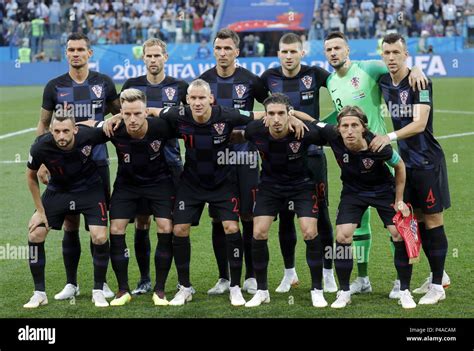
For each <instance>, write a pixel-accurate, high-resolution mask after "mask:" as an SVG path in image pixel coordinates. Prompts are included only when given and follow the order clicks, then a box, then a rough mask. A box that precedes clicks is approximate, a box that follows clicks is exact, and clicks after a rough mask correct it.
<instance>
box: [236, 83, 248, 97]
mask: <svg viewBox="0 0 474 351" xmlns="http://www.w3.org/2000/svg"><path fill="white" fill-rule="evenodd" d="M246 91H247V88H246V87H245V85H243V84H239V85H236V86H235V92H236V93H237V96H238V97H239V99H242V98H243V97H244V94H245V92H246Z"/></svg>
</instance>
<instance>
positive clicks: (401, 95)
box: [400, 90, 408, 105]
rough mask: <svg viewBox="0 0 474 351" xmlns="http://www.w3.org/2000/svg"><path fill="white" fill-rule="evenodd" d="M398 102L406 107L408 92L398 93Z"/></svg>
mask: <svg viewBox="0 0 474 351" xmlns="http://www.w3.org/2000/svg"><path fill="white" fill-rule="evenodd" d="M400 100H401V101H402V104H403V105H406V104H407V100H408V90H403V91H402V92H400Z"/></svg>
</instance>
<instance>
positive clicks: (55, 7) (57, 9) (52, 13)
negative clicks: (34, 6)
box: [49, 0, 61, 38]
mask: <svg viewBox="0 0 474 351" xmlns="http://www.w3.org/2000/svg"><path fill="white" fill-rule="evenodd" d="M60 26H61V5H60V4H59V2H58V0H53V3H52V4H51V7H50V8H49V34H50V35H51V37H52V38H56V37H57V36H59V33H60Z"/></svg>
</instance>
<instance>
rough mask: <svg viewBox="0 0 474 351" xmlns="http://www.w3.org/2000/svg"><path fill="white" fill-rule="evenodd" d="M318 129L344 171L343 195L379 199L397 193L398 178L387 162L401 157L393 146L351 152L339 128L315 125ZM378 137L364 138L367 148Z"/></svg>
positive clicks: (367, 136)
mask: <svg viewBox="0 0 474 351" xmlns="http://www.w3.org/2000/svg"><path fill="white" fill-rule="evenodd" d="M313 126H315V127H316V128H318V129H319V132H320V136H321V138H323V139H324V140H326V141H327V143H328V144H329V145H330V146H331V149H332V151H333V152H334V156H335V157H336V161H337V164H338V165H339V167H340V168H341V180H342V192H343V193H345V192H348V193H353V194H360V195H364V196H377V195H378V194H385V193H387V192H389V193H391V192H393V191H394V190H395V178H394V177H393V175H392V173H391V172H390V168H389V166H388V165H387V163H386V162H388V161H390V160H392V158H393V157H394V153H395V154H396V156H395V157H397V158H398V159H399V157H400V156H398V154H397V153H396V151H394V150H393V149H392V147H391V146H390V145H387V146H385V147H384V148H383V149H382V151H380V152H372V151H370V150H369V149H367V150H363V151H359V152H352V151H350V150H349V149H348V148H347V147H346V146H345V145H344V141H343V140H342V137H341V135H340V134H339V133H338V132H337V130H336V127H335V126H334V125H331V124H326V123H318V124H316V123H313ZM374 137H375V135H374V134H373V133H372V132H370V131H369V132H368V133H367V135H366V136H365V140H366V141H367V145H369V144H370V142H371V141H372V139H373V138H374Z"/></svg>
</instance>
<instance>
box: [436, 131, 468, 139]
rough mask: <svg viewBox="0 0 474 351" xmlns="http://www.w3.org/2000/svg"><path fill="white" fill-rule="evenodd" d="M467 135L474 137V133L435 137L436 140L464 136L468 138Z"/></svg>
mask: <svg viewBox="0 0 474 351" xmlns="http://www.w3.org/2000/svg"><path fill="white" fill-rule="evenodd" d="M467 135H474V132H468V133H459V134H450V135H443V136H439V137H435V139H449V138H459V137H463V136H467Z"/></svg>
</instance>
